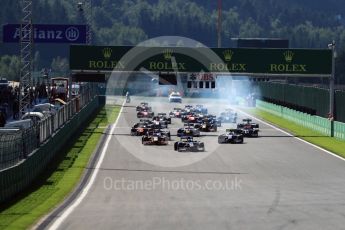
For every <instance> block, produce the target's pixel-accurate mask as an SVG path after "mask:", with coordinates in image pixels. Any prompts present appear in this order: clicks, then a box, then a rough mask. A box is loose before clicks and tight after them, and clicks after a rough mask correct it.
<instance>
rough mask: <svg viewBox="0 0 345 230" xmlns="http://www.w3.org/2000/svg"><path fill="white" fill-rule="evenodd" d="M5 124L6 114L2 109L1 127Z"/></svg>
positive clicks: (0, 115)
mask: <svg viewBox="0 0 345 230" xmlns="http://www.w3.org/2000/svg"><path fill="white" fill-rule="evenodd" d="M5 124H6V116H5V114H4V113H3V112H2V111H0V127H4V126H5Z"/></svg>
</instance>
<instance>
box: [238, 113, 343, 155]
mask: <svg viewBox="0 0 345 230" xmlns="http://www.w3.org/2000/svg"><path fill="white" fill-rule="evenodd" d="M234 109H235V110H237V111H239V112H240V113H242V114H244V115H246V116H248V117H250V118H252V119H255V120H257V121H260V122H261V123H264V124H265V125H268V126H270V127H272V128H274V129H275V130H278V131H280V132H282V133H284V134H286V135H288V136H290V137H293V138H295V139H297V140H299V141H301V142H304V143H305V144H308V145H311V146H313V147H314V148H316V149H318V150H321V151H323V152H325V153H328V154H330V155H332V156H334V157H336V158H338V159H340V160H342V161H345V158H343V157H341V156H338V155H337V154H335V153H332V152H331V151H328V150H326V149H324V148H322V147H320V146H317V145H315V144H312V143H310V142H308V141H306V140H303V139H301V138H299V137H296V136H294V135H292V134H291V133H289V132H286V131H285V130H282V129H280V128H278V127H276V126H274V125H272V124H269V123H267V122H266V121H263V120H261V119H259V118H257V117H254V116H252V115H250V114H248V113H246V112H244V111H242V110H240V109H238V108H234Z"/></svg>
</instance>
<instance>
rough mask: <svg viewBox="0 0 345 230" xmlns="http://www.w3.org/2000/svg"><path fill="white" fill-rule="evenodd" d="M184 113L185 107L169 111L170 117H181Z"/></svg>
mask: <svg viewBox="0 0 345 230" xmlns="http://www.w3.org/2000/svg"><path fill="white" fill-rule="evenodd" d="M182 113H183V109H181V108H174V109H173V110H172V111H170V112H169V117H173V118H181V115H182Z"/></svg>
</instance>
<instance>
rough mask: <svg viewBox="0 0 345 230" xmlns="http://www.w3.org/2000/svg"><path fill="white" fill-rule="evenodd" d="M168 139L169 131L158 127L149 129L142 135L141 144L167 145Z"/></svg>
mask: <svg viewBox="0 0 345 230" xmlns="http://www.w3.org/2000/svg"><path fill="white" fill-rule="evenodd" d="M169 140H170V132H168V131H163V130H159V129H151V130H149V131H148V132H147V133H146V134H145V135H143V136H142V138H141V142H142V144H143V145H167V144H168V143H169Z"/></svg>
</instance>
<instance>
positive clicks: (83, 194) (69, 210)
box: [49, 100, 126, 230]
mask: <svg viewBox="0 0 345 230" xmlns="http://www.w3.org/2000/svg"><path fill="white" fill-rule="evenodd" d="M125 103H126V101H125V100H124V101H123V103H122V107H121V110H120V112H119V115H118V117H117V119H116V121H115V124H114V125H113V126H112V127H111V131H110V133H114V130H115V127H116V125H117V123H118V121H119V119H120V116H121V113H122V110H123V108H124V105H125ZM111 137H112V136H111V135H109V136H108V137H107V140H106V142H105V144H104V147H103V149H102V152H101V155H100V157H99V160H98V162H97V165H96V167H95V170H94V171H93V173H92V175H91V178H90V180H89V182H88V183H87V185H86V186H85V188H84V189H83V190H82V192H81V193H80V195H79V196H78V198H77V199H76V200H74V202H73V203H72V204H71V205H70V206H69V207H68V208H67V209H66V210H65V211H64V212H63V213H62V215H61V216H59V217H58V218H57V219H56V220H55V221H54V223H53V224H52V225H51V227H50V228H49V229H50V230H55V229H58V228H59V226H60V225H61V224H62V222H63V221H64V220H65V219H66V218H67V217H68V216H69V215H70V214H71V213H72V212H73V210H74V209H75V208H76V207H78V205H79V204H80V203H81V202H82V201H83V199H84V198H85V197H86V195H87V193H88V192H89V190H90V188H91V187H92V185H93V183H94V181H95V179H96V177H97V174H98V171H99V168H100V166H101V164H102V162H103V159H104V156H105V153H106V151H107V149H108V145H109V142H110V140H111Z"/></svg>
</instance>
